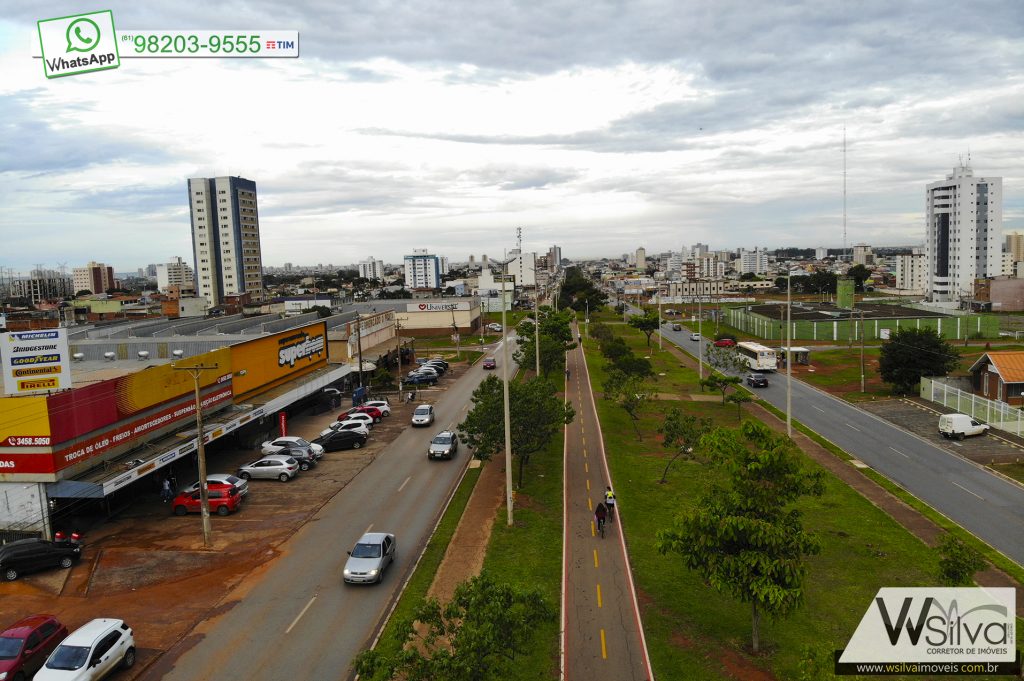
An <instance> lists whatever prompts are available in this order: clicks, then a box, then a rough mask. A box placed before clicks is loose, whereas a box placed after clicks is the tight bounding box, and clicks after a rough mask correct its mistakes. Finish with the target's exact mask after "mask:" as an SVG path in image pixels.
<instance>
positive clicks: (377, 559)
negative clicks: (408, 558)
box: [341, 532, 395, 584]
mask: <svg viewBox="0 0 1024 681" xmlns="http://www.w3.org/2000/svg"><path fill="white" fill-rule="evenodd" d="M348 556H349V557H348V560H347V561H346V562H345V569H344V570H343V571H342V573H341V574H342V578H343V579H344V580H345V581H346V582H348V583H350V584H352V583H359V582H362V583H367V582H380V581H381V580H382V579H384V570H386V569H387V567H388V566H389V565H391V563H393V562H394V561H395V535H393V534H389V533H386V532H367V533H366V534H364V535H363V536H362V537H360V538H359V541H358V542H356V545H355V547H353V549H352V550H351V551H349V552H348Z"/></svg>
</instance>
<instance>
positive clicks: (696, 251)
mask: <svg viewBox="0 0 1024 681" xmlns="http://www.w3.org/2000/svg"><path fill="white" fill-rule="evenodd" d="M707 254H708V245H707V244H702V243H695V244H694V245H693V246H692V247H691V248H690V257H691V258H692V259H693V260H695V261H696V260H699V259H700V258H701V257H703V256H705V255H707Z"/></svg>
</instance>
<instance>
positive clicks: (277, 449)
mask: <svg viewBox="0 0 1024 681" xmlns="http://www.w3.org/2000/svg"><path fill="white" fill-rule="evenodd" d="M339 420H340V419H339ZM311 444H312V443H310V442H308V441H307V440H306V439H305V438H301V437H295V436H293V435H285V436H282V437H279V438H277V439H276V440H267V441H266V442H264V443H263V444H262V445H261V446H260V451H261V452H262V453H263V454H284V453H285V452H284V451H283V450H286V449H289V450H290V449H296V448H298V449H301V448H303V447H305V448H307V449H311V450H312V451H313V456H315V457H316V458H318V459H319V458H320V457H322V456H323V455H324V450H322V449H320V448H319V447H312V446H311Z"/></svg>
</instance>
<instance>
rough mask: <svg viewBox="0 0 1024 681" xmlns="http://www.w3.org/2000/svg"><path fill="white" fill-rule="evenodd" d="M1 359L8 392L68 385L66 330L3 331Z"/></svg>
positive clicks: (48, 389) (0, 340)
mask: <svg viewBox="0 0 1024 681" xmlns="http://www.w3.org/2000/svg"><path fill="white" fill-rule="evenodd" d="M0 362H2V364H3V372H4V392H5V393H6V394H7V395H31V394H33V393H40V392H50V391H54V390H64V389H66V388H70V387H71V357H70V352H69V350H68V332H67V329H44V330H39V331H20V332H17V333H5V334H2V335H0Z"/></svg>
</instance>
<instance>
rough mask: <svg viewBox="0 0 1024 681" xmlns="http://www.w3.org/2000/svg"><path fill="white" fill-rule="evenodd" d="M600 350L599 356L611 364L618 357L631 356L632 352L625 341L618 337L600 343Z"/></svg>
mask: <svg viewBox="0 0 1024 681" xmlns="http://www.w3.org/2000/svg"><path fill="white" fill-rule="evenodd" d="M600 349H601V354H602V355H604V356H605V358H606V359H608V361H610V362H612V363H613V364H614V363H615V362H616V360H618V359H619V358H620V357H627V356H629V355H632V354H633V351H632V350H631V349H630V347H629V345H627V344H626V341H624V340H623V339H622V338H619V337H618V336H614V337H612V338H610V339H608V340H607V341H602V342H601V346H600Z"/></svg>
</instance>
